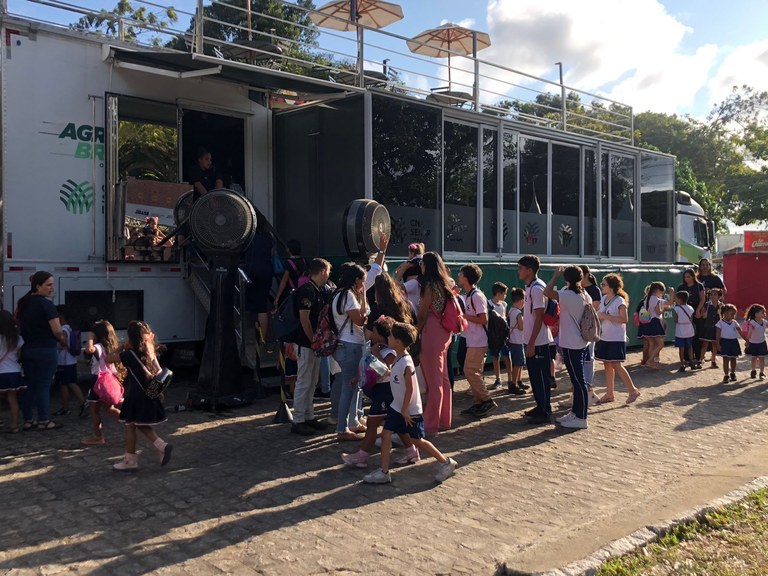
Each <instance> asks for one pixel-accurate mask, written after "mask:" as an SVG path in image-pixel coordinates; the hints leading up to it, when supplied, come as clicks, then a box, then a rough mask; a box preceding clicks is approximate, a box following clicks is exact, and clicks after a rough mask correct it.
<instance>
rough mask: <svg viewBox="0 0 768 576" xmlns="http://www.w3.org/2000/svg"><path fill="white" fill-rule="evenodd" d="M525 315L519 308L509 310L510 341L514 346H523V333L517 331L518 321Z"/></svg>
mask: <svg viewBox="0 0 768 576" xmlns="http://www.w3.org/2000/svg"><path fill="white" fill-rule="evenodd" d="M522 314H523V311H522V310H520V309H519V308H516V307H514V306H512V307H511V308H510V309H509V341H510V342H512V344H523V331H522V330H518V329H517V319H518V318H519V317H520V316H521V315H522Z"/></svg>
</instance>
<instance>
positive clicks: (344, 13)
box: [309, 0, 403, 31]
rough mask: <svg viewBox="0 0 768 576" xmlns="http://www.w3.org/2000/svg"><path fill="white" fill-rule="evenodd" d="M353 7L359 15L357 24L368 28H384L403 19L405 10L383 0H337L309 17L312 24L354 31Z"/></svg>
mask: <svg viewBox="0 0 768 576" xmlns="http://www.w3.org/2000/svg"><path fill="white" fill-rule="evenodd" d="M353 7H354V9H355V11H356V13H357V23H358V24H362V25H363V26H367V27H368V28H384V26H389V25H390V24H392V23H393V22H397V21H398V20H402V19H403V9H402V8H401V7H400V6H399V5H397V4H393V3H391V2H384V1H382V0H335V1H334V2H328V4H324V5H323V6H321V7H320V8H318V9H317V12H313V13H312V14H310V15H309V17H310V19H311V20H312V22H314V23H315V24H317V25H318V26H322V27H324V28H331V29H333V30H344V31H349V30H354V29H355V28H356V26H355V22H354V21H353V18H352V9H353Z"/></svg>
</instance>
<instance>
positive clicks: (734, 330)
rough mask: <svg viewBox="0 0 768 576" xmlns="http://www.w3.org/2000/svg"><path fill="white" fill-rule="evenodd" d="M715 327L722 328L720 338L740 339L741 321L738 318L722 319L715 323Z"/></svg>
mask: <svg viewBox="0 0 768 576" xmlns="http://www.w3.org/2000/svg"><path fill="white" fill-rule="evenodd" d="M715 328H720V338H723V339H725V340H738V339H739V332H738V328H739V323H738V322H736V320H731V321H730V322H728V321H727V320H722V319H721V320H720V321H718V323H717V324H715Z"/></svg>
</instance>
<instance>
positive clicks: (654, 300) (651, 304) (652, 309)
mask: <svg viewBox="0 0 768 576" xmlns="http://www.w3.org/2000/svg"><path fill="white" fill-rule="evenodd" d="M659 302H663V300H662V299H661V298H658V297H657V296H654V295H651V297H650V298H649V299H648V314H650V315H651V320H653V319H654V318H659V319H661V314H659V313H658V312H657V311H656V307H657V306H658V305H659Z"/></svg>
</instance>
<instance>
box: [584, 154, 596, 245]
mask: <svg viewBox="0 0 768 576" xmlns="http://www.w3.org/2000/svg"><path fill="white" fill-rule="evenodd" d="M583 222H584V254H585V255H589V256H596V255H597V253H598V250H597V160H596V156H595V151H594V150H584V220H583Z"/></svg>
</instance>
